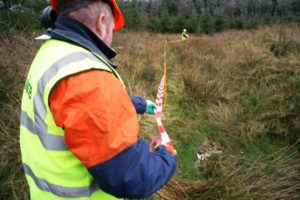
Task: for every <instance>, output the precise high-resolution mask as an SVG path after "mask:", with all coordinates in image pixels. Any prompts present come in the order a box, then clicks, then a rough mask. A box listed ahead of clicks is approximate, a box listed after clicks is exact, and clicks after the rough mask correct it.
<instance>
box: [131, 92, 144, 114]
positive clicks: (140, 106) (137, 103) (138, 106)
mask: <svg viewBox="0 0 300 200" xmlns="http://www.w3.org/2000/svg"><path fill="white" fill-rule="evenodd" d="M130 99H131V101H132V103H133V105H134V108H135V110H136V112H137V113H138V114H144V113H145V111H146V109H147V101H146V99H144V98H142V97H139V96H130Z"/></svg>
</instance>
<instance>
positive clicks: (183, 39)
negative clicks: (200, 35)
mask: <svg viewBox="0 0 300 200" xmlns="http://www.w3.org/2000/svg"><path fill="white" fill-rule="evenodd" d="M188 38H189V35H188V34H187V32H186V29H183V31H182V33H181V40H182V41H185V40H187V39H188Z"/></svg>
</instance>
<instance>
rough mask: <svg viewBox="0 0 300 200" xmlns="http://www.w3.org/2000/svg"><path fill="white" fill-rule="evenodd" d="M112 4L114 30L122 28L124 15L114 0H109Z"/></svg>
mask: <svg viewBox="0 0 300 200" xmlns="http://www.w3.org/2000/svg"><path fill="white" fill-rule="evenodd" d="M111 2H112V5H113V12H114V20H115V31H118V30H120V29H122V28H123V27H124V25H125V20H124V16H123V14H122V12H121V10H120V8H119V6H118V4H117V2H116V1H115V0H111Z"/></svg>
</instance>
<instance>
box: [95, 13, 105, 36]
mask: <svg viewBox="0 0 300 200" xmlns="http://www.w3.org/2000/svg"><path fill="white" fill-rule="evenodd" d="M105 21H106V16H105V15H104V14H100V15H99V17H98V19H97V22H96V27H95V28H96V32H97V34H98V35H99V36H100V38H101V39H103V38H104V37H105V34H106V24H105Z"/></svg>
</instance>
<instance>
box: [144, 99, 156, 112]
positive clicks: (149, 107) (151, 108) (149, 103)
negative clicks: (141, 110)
mask: <svg viewBox="0 0 300 200" xmlns="http://www.w3.org/2000/svg"><path fill="white" fill-rule="evenodd" d="M154 110H156V105H155V104H154V103H153V102H152V101H150V100H147V108H146V111H145V113H146V114H148V115H154Z"/></svg>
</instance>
